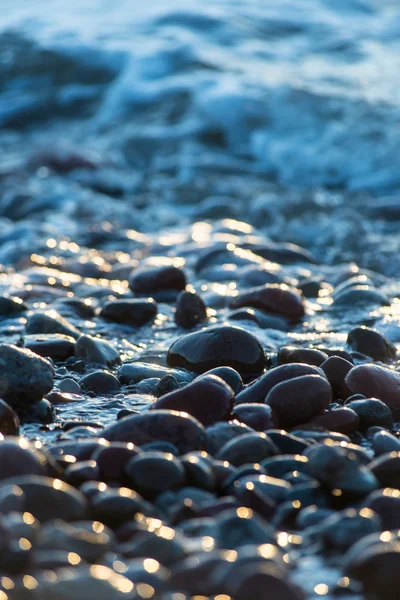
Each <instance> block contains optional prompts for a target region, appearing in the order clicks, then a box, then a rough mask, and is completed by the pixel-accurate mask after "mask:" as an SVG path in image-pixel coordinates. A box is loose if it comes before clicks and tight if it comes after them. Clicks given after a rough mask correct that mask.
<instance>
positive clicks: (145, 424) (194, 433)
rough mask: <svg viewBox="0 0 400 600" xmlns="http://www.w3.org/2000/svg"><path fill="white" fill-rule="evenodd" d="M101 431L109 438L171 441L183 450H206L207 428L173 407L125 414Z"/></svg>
mask: <svg viewBox="0 0 400 600" xmlns="http://www.w3.org/2000/svg"><path fill="white" fill-rule="evenodd" d="M102 435H103V437H104V438H105V439H106V440H110V441H119V442H132V443H134V444H136V445H138V446H143V445H144V444H147V443H149V442H155V441H165V442H171V443H172V444H174V445H175V446H176V447H177V448H178V450H179V451H180V452H181V453H182V454H185V453H186V452H190V451H191V450H203V449H204V447H205V445H206V432H205V429H204V428H203V426H202V425H201V423H200V422H199V421H197V419H194V418H193V417H191V416H189V415H187V414H185V413H179V412H176V411H172V410H154V411H151V412H147V413H144V414H140V415H133V416H132V417H126V418H125V419H121V420H119V421H117V422H116V423H115V424H113V425H110V426H109V427H107V428H106V429H105V430H104V431H103V432H102Z"/></svg>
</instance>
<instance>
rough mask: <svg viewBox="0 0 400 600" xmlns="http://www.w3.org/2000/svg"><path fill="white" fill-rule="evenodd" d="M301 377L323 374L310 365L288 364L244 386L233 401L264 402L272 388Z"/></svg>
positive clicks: (239, 402) (240, 402) (323, 375)
mask: <svg viewBox="0 0 400 600" xmlns="http://www.w3.org/2000/svg"><path fill="white" fill-rule="evenodd" d="M302 375H320V376H322V377H325V374H324V372H323V371H321V369H319V368H318V367H315V366H312V365H305V364H300V363H299V364H296V363H293V364H288V365H281V366H279V367H275V368H273V369H270V370H269V371H268V372H267V373H266V374H265V375H262V376H261V377H259V378H258V379H256V381H255V382H254V383H251V384H250V385H248V386H246V387H245V388H244V389H243V390H242V391H241V392H239V394H237V396H236V399H235V404H243V403H245V402H251V403H253V402H260V403H263V402H265V398H266V397H267V395H268V392H270V391H271V390H272V388H273V387H274V386H275V385H277V384H278V383H281V382H282V381H288V380H289V379H293V378H294V377H301V376H302Z"/></svg>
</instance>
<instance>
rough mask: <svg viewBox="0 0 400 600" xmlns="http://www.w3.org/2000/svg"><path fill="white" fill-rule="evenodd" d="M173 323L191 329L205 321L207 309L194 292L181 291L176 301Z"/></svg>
mask: <svg viewBox="0 0 400 600" xmlns="http://www.w3.org/2000/svg"><path fill="white" fill-rule="evenodd" d="M174 317H175V323H176V324H177V325H179V326H180V327H184V328H185V329H192V328H193V327H196V325H198V324H199V323H202V322H203V321H206V320H207V309H206V306H205V304H204V302H203V300H202V298H201V297H200V296H199V295H198V294H196V293H195V292H186V291H182V292H180V293H179V295H178V297H177V299H176V311H175V315H174Z"/></svg>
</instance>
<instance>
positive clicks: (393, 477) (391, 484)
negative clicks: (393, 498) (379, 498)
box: [368, 452, 400, 489]
mask: <svg viewBox="0 0 400 600" xmlns="http://www.w3.org/2000/svg"><path fill="white" fill-rule="evenodd" d="M368 468H369V469H370V471H371V472H372V473H373V474H374V475H375V477H376V478H377V480H378V481H379V483H380V484H381V486H382V487H384V488H386V487H388V488H396V489H400V452H390V453H387V454H382V455H381V456H379V457H378V458H376V459H375V460H373V461H372V462H371V463H370V464H369V465H368Z"/></svg>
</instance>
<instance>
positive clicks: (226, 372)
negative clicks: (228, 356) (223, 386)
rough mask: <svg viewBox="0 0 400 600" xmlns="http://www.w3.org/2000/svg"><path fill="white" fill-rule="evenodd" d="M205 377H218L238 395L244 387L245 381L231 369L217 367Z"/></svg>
mask: <svg viewBox="0 0 400 600" xmlns="http://www.w3.org/2000/svg"><path fill="white" fill-rule="evenodd" d="M205 375H216V376H217V377H220V378H221V379H223V380H224V381H225V383H227V384H228V385H229V386H230V387H231V388H232V389H233V391H234V392H235V394H238V393H239V392H240V390H241V389H242V387H243V379H242V378H241V376H240V374H239V373H238V372H237V371H235V369H232V368H231V367H216V368H215V369H211V370H210V371H206V373H205Z"/></svg>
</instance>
